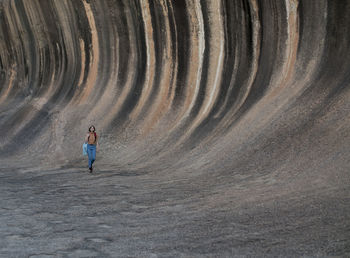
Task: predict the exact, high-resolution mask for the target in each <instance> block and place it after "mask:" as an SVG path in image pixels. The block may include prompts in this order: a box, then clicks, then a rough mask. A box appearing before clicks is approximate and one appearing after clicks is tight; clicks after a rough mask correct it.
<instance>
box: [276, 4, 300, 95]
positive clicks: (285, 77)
mask: <svg viewBox="0 0 350 258" xmlns="http://www.w3.org/2000/svg"><path fill="white" fill-rule="evenodd" d="M285 4H286V12H287V21H286V24H287V37H288V38H287V41H286V42H285V57H284V59H285V60H284V62H283V65H282V68H281V70H280V71H279V72H278V74H277V75H276V76H277V77H278V79H277V81H276V82H271V90H272V92H271V96H276V94H278V92H279V91H280V90H281V89H282V88H284V87H286V86H287V83H288V81H289V80H290V79H291V76H292V74H293V71H294V65H295V62H296V57H297V50H298V42H299V28H298V24H299V23H298V13H297V8H298V1H297V0H286V1H285Z"/></svg>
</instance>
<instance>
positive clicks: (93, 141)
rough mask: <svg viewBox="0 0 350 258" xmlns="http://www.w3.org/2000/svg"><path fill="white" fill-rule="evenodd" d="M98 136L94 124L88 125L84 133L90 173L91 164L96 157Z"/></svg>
mask: <svg viewBox="0 0 350 258" xmlns="http://www.w3.org/2000/svg"><path fill="white" fill-rule="evenodd" d="M97 140H98V136H97V134H96V128H95V126H93V125H92V126H90V127H89V132H88V133H87V134H86V137H85V143H87V153H88V158H89V170H90V173H92V164H93V163H94V162H95V159H96V147H97V148H98V141H97Z"/></svg>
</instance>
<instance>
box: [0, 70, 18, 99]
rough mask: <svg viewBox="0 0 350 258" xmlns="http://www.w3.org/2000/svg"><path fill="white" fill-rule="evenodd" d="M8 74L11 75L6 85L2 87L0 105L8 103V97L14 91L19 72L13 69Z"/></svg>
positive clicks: (0, 89)
mask: <svg viewBox="0 0 350 258" xmlns="http://www.w3.org/2000/svg"><path fill="white" fill-rule="evenodd" d="M8 73H10V76H9V79H8V81H5V85H2V87H1V88H0V104H1V103H2V102H4V101H6V99H7V97H8V96H9V94H10V92H11V90H12V87H13V84H14V79H15V78H16V76H17V72H16V70H15V69H11V70H10V71H9V72H8ZM5 87H6V88H5Z"/></svg>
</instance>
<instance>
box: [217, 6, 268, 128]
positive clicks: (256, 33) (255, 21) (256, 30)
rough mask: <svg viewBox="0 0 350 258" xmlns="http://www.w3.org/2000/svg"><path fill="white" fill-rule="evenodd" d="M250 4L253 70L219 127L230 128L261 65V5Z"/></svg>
mask: <svg viewBox="0 0 350 258" xmlns="http://www.w3.org/2000/svg"><path fill="white" fill-rule="evenodd" d="M249 6H250V10H251V19H252V21H251V22H252V26H253V28H252V34H253V35H252V41H253V42H252V43H253V46H252V53H251V55H252V56H251V71H250V74H249V75H247V79H246V81H245V82H244V85H243V86H242V88H241V90H240V91H239V93H238V96H237V101H236V102H235V103H234V104H233V106H232V108H231V110H230V112H228V114H227V115H226V116H225V117H224V119H222V121H223V122H222V124H221V125H219V126H218V127H219V128H220V127H222V128H228V127H229V126H230V124H232V122H233V121H234V117H235V116H236V113H237V110H239V109H240V108H241V107H242V105H243V104H244V102H245V101H246V99H247V97H248V95H249V93H250V89H251V87H252V85H253V83H254V80H255V77H256V74H257V71H258V65H259V57H260V47H261V46H260V44H261V38H260V36H261V35H260V33H261V31H260V30H261V26H260V20H259V19H260V18H259V5H258V2H257V0H250V1H249Z"/></svg>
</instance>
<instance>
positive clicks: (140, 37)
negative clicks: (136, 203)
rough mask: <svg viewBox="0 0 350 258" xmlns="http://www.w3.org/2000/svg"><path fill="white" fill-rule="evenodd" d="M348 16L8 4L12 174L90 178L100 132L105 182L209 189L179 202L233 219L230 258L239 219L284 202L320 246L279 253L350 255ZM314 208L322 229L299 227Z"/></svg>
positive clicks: (314, 10)
mask: <svg viewBox="0 0 350 258" xmlns="http://www.w3.org/2000/svg"><path fill="white" fill-rule="evenodd" d="M349 12H350V2H349V1H333V0H332V1H331V0H329V1H326V0H322V1H313V0H312V1H302V0H300V1H298V0H285V1H272V0H271V1H270V0H266V1H259V0H217V1H216V0H215V1H214V0H213V1H207V0H198V1H185V0H155V1H151V0H74V1H73V0H2V1H1V2H0V128H1V134H0V154H1V157H0V161H1V165H0V167H1V168H2V169H4V168H11V167H12V168H14V169H15V168H19V167H24V166H25V167H30V168H36V169H38V170H41V171H43V170H45V169H48V168H51V167H56V168H64V167H65V168H67V167H71V168H81V167H83V166H86V161H85V160H83V157H82V155H81V144H82V142H83V139H84V135H85V133H86V131H87V128H88V126H89V125H91V124H93V125H95V126H96V128H97V132H98V133H99V135H100V136H101V137H100V145H101V146H100V147H101V149H100V151H99V152H98V160H97V163H96V164H97V165H96V166H99V167H100V168H101V171H102V170H103V169H105V171H107V170H108V171H112V172H110V173H111V174H112V175H113V171H115V173H116V175H117V174H118V171H121V170H123V171H124V170H125V171H138V172H137V173H141V174H142V173H143V172H144V173H145V174H146V173H148V174H147V175H148V178H149V180H159V182H163V183H164V184H166V182H177V180H183V181H181V182H182V183H181V184H180V185H177V187H178V188H177V191H181V189H183V190H184V191H186V189H191V190H189V191H190V192H189V194H190V193H198V194H197V195H194V196H195V197H192V199H191V198H190V197H184V196H183V198H185V199H186V198H189V199H187V200H188V201H190V200H191V202H196V203H197V205H201V206H202V209H203V210H205V211H207V212H209V211H210V210H215V211H217V212H218V211H220V210H221V209H222V211H223V213H222V214H221V215H222V216H223V217H220V216H221V215H220V214H216V215H215V216H214V217H215V218H217V219H218V221H216V222H218V225H222V227H218V228H214V229H213V232H212V233H210V232H206V234H207V235H206V238H203V239H206V240H207V241H209V242H210V240H209V239H211V237H213V238H215V239H217V240H218V241H219V242H216V243H212V242H210V244H211V245H212V247H213V245H214V246H215V245H216V247H217V248H214V247H213V248H214V249H210V250H209V249H208V250H209V251H208V254H209V255H210V254H211V255H213V254H222V255H229V254H230V252H231V251H230V250H228V249H227V246H229V244H227V241H228V242H230V241H231V242H230V243H234V242H235V241H234V240H232V238H231V237H232V234H231V233H230V232H228V231H225V228H224V225H229V224H230V223H233V221H231V220H230V219H229V218H227V217H225V216H231V215H232V212H234V211H232V209H233V210H234V209H236V208H237V210H240V211H242V210H244V207H245V205H248V204H252V203H254V205H255V206H254V205H253V206H249V205H248V206H249V207H255V208H254V210H250V211H251V213H250V215H251V216H254V214H255V215H256V214H259V215H256V216H257V217H259V216H260V217H259V218H260V219H261V220H262V221H270V220H269V219H270V218H269V216H268V215H267V214H265V215H264V216H263V215H261V214H262V213H261V210H259V209H260V208H259V207H260V206H259V205H265V207H269V208H266V209H268V211H269V212H271V214H275V215H276V214H277V213H274V208H273V207H274V203H275V202H278V201H281V202H282V203H283V205H282V206H281V207H282V208H281V207H280V208H279V211H280V213H278V214H282V215H281V216H284V220H283V221H284V222H283V223H284V226H285V227H284V228H285V229H286V230H287V229H289V230H296V231H297V232H294V234H295V237H296V235H297V234H301V232H302V231H303V228H306V231H308V232H309V234H310V236H311V238H310V239H309V240H308V242H307V241H306V242H305V246H303V248H304V249H303V250H306V251H305V252H304V253H303V252H302V251H300V249H299V251H300V252H297V251H296V249H293V248H292V247H290V246H292V245H293V244H295V243H296V242H295V241H297V240H295V239H294V238H293V240H291V238H288V239H289V240H286V242H283V243H282V242H278V241H277V240H276V241H277V242H278V243H277V246H278V247H281V248H282V249H283V248H284V249H283V250H287V251H286V252H285V253H283V252H282V251H281V250H282V249H274V248H275V247H271V248H272V249H273V250H274V251H275V254H283V255H288V254H289V255H290V254H292V255H293V254H299V255H301V254H309V255H318V254H320V255H330V254H335V255H343V254H344V252H348V254H349V239H350V238H349V221H350V220H349V215H348V214H349V212H350V210H349V205H347V206H345V203H346V200H347V201H349V193H350V189H349V182H350V181H349V179H350V177H349V171H350V167H349V160H350V152H349V149H350V134H349V131H350V130H349V129H350V128H349V125H350V120H349V118H350V116H349V111H350V101H349V100H350V87H349V83H350V70H349V67H350V51H349V50H350V31H349V30H350V26H348V25H349V23H350V16H349ZM0 173H1V172H0ZM33 173H34V172H33ZM101 173H102V172H101ZM135 180H136V179H135ZM182 184H183V188H182ZM148 186H150V185H148ZM145 189H146V188H145ZM147 189H149V190H150V189H151V188H147ZM145 191H146V192H147V190H145ZM164 191H167V190H164ZM170 192H171V191H170V190H169V192H167V194H168V195H167V196H168V197H169V198H170V199H169V202H176V200H172V199H171V197H170V196H171V194H170ZM163 194H165V193H163ZM165 195H166V194H165ZM297 201H299V202H297ZM333 202H337V203H338V204H339V206H336V205H335V204H333ZM316 204H318V205H319V206H317V207H316V206H315V207H314V206H312V205H316ZM310 205H311V206H312V207H314V208H310ZM307 207H308V208H310V209H311V210H312V212H311V213H313V212H314V213H317V214H318V215H319V216H320V217H317V218H315V217H312V216H313V215H312V214H304V216H301V217H302V218H301V217H300V218H299V217H298V216H297V215H295V214H294V213H293V214H294V215H295V216H294V217H293V218H295V221H294V222H295V223H293V222H291V223H290V224H288V222H290V221H288V218H289V217H288V210H289V209H293V210H295V211H296V212H297V211H299V212H301V211H305V209H307ZM251 209H253V208H251ZM255 209H256V210H255ZM266 209H265V210H264V211H266ZM203 210H201V209H198V210H196V212H198V213H200V212H203V214H205V211H203ZM331 211H334V212H335V215H334V214H333V215H330V214H329V212H331ZM255 212H256V213H255ZM208 214H209V213H208ZM269 214H270V213H269ZM299 214H300V213H299ZM188 216H190V215H188ZM208 216H209V215H208ZM224 217H225V219H224ZM307 218H309V219H311V218H313V219H314V220H313V222H314V223H315V224H313V225H314V226H312V227H311V229H310V228H308V224H307V223H308V221H307ZM315 220H316V222H315ZM345 220H347V221H345ZM296 221H299V222H300V224H299V222H298V223H297V222H296ZM322 221H329V223H330V224H327V226H325V229H324V230H322V229H321V227H322V225H323V224H322ZM216 222H215V219H213V223H214V224H215V223H216ZM220 223H221V224H220ZM227 223H228V224H227ZM242 223H243V222H242ZM344 223H345V226H344V228H343V229H341V227H340V226H339V225H341V224H344ZM243 224H244V223H243ZM243 224H242V225H243ZM298 225H299V226H300V227H301V228H299V229H298ZM265 226H266V227H264V230H267V231H264V232H265V233H266V237H267V238H269V237H270V238H269V239H270V240H271V239H272V238H273V237H272V236H270V234H277V233H276V232H268V227H267V224H266V225H265ZM198 227H199V228H202V227H205V225H201V226H198ZM288 227H291V228H288ZM318 227H320V228H319V229H317V228H318ZM292 228H294V229H292ZM346 228H347V229H346ZM219 229H220V230H222V234H223V235H222V238H220V237H219V236H218V234H219V235H220V232H219V231H220V230H219ZM178 230H179V229H178ZM241 230H242V232H243V233H242V234H243V235H244V234H248V233H247V232H246V231H245V229H243V228H242V229H241ZM281 230H283V229H281ZM346 230H347V231H346ZM249 232H250V233H249V234H250V235H249V234H248V235H249V237H252V235H251V234H253V233H252V232H251V231H249ZM259 232H260V233H261V234H263V233H262V232H263V231H259ZM291 234H292V233H291ZM0 235H1V231H0ZM248 235H246V236H248ZM277 235H278V234H277ZM225 236H226V238H225ZM279 236H280V235H279ZM346 236H347V237H346ZM189 238H190V239H191V240H193V239H195V236H194V235H191V236H189ZM346 238H347V240H345V239H346ZM198 239H201V240H203V239H202V238H201V237H199V238H198ZM279 239H281V238H279ZM282 239H284V238H283V237H282ZM338 240H339V241H338ZM220 241H221V242H222V243H226V244H227V245H225V246H224V247H223V248H222V249H220ZM236 241H238V240H237V239H236ZM242 241H243V240H242ZM262 241H263V240H262ZM271 241H272V240H271ZM293 241H294V242H293ZM303 241H304V240H303ZM337 241H338V242H337ZM190 242H191V241H190ZM194 242H195V244H197V245H200V244H199V243H200V242H201V241H199V242H196V241H194ZM249 243H250V244H251V243H252V242H249ZM269 243H270V244H271V242H269ZM297 243H299V242H297ZM306 243H307V244H306ZM299 244H300V245H303V244H302V243H299ZM237 245H238V244H237ZM296 245H297V244H296ZM233 246H235V244H233ZM238 246H239V245H238ZM271 246H273V245H272V244H271ZM288 246H289V247H290V249H288ZM207 247H208V246H207ZM248 247H249V245H248ZM260 247H261V246H260ZM0 248H1V246H0ZM202 248H204V249H203V250H205V247H202ZM208 248H209V247H208ZM240 248H241V249H239V250H240V252H241V254H242V253H245V249H244V248H243V247H242V246H240ZM242 248H243V249H242ZM346 248H347V249H346ZM257 250H258V251H257V254H258V253H259V251H262V250H264V251H266V250H265V249H259V248H258V249H257ZM288 250H291V252H290V253H288ZM346 250H347V251H346ZM280 251H281V252H280ZM247 253H249V252H247ZM168 254H169V253H168ZM176 254H179V253H173V255H176ZM196 254H197V255H198V254H199V253H196ZM170 255H171V254H170ZM203 255H205V253H203Z"/></svg>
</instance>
